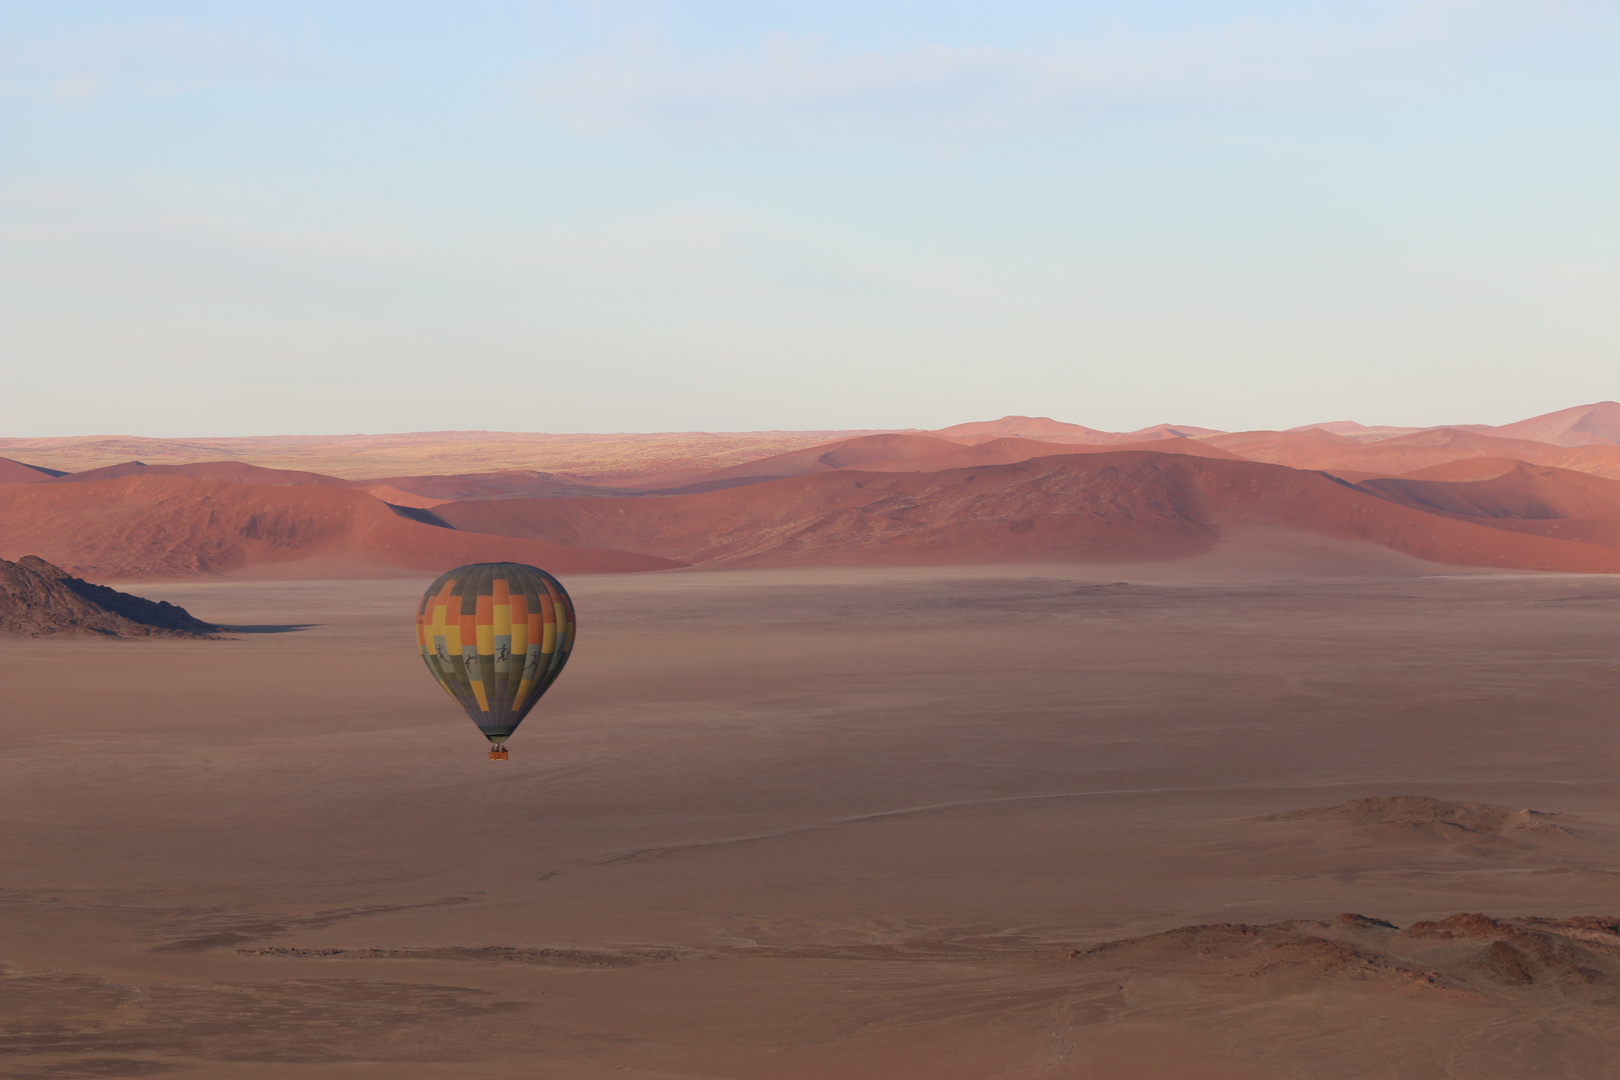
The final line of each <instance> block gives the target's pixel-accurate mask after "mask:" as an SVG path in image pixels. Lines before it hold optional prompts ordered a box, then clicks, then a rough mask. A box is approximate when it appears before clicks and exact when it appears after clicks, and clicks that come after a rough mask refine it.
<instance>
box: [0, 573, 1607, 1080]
mask: <svg viewBox="0 0 1620 1080" xmlns="http://www.w3.org/2000/svg"><path fill="white" fill-rule="evenodd" d="M1317 554H1318V555H1320V556H1322V558H1323V559H1324V560H1326V564H1323V565H1328V568H1329V569H1331V570H1332V571H1333V572H1328V573H1324V572H1322V571H1323V565H1317V566H1315V567H1313V568H1312V569H1313V572H1312V573H1310V574H1308V575H1307V574H1304V573H1296V572H1293V571H1291V570H1290V568H1289V566H1288V565H1287V564H1285V563H1283V562H1279V561H1277V560H1275V559H1272V560H1264V561H1263V563H1262V564H1263V565H1268V566H1272V567H1281V569H1277V570H1274V571H1273V572H1272V573H1271V574H1269V575H1268V574H1266V573H1262V572H1260V571H1259V570H1257V569H1256V564H1254V563H1253V562H1252V561H1246V560H1245V559H1243V558H1241V557H1230V558H1224V559H1223V558H1222V557H1221V556H1220V553H1217V555H1215V556H1212V557H1210V558H1208V559H1204V560H1189V561H1183V562H1179V563H1172V564H1161V565H1157V566H1152V565H1146V564H1144V565H1136V566H1120V567H1111V566H1093V567H1085V568H1080V567H1074V566H1043V565H1019V566H1005V567H995V566H980V567H969V568H961V567H958V568H902V569H881V568H878V569H873V568H811V569H774V570H733V571H705V570H676V571H666V572H661V573H645V574H628V575H576V576H573V577H570V578H568V579H566V583H567V585H568V587H569V589H570V590H571V592H572V593H573V594H574V596H575V599H576V603H577V605H578V608H579V610H580V612H581V626H582V628H581V631H580V639H579V644H578V646H577V649H576V653H575V656H574V659H573V660H572V661H571V664H570V666H569V669H568V670H567V671H566V672H565V673H564V676H563V678H562V679H561V680H559V682H558V684H557V686H556V687H555V688H554V690H553V692H552V693H551V694H550V695H549V696H548V698H547V699H546V700H545V701H544V702H543V703H542V705H541V708H540V710H539V711H538V712H537V713H536V715H535V716H533V717H532V718H531V719H530V720H529V721H528V723H527V724H526V725H525V726H524V728H523V729H522V730H521V731H520V732H519V733H518V735H517V736H516V737H515V738H514V739H513V741H512V744H511V746H512V757H511V760H510V761H508V762H504V763H501V762H491V761H489V760H487V759H486V756H485V754H484V753H483V747H484V743H483V741H482V739H481V738H480V737H479V736H478V733H477V732H476V730H475V729H474V728H473V727H472V725H471V724H470V723H468V722H467V721H466V720H465V718H463V717H461V716H460V715H459V714H458V713H457V712H456V710H455V708H454V705H453V703H452V702H450V701H449V700H448V699H447V698H445V697H444V695H443V694H442V693H441V692H440V691H438V690H437V689H436V688H435V687H434V686H433V685H432V681H431V679H430V678H429V676H428V674H427V673H426V672H425V671H424V670H422V665H421V661H420V659H419V657H418V656H417V655H416V650H415V646H414V642H413V640H412V617H413V614H414V603H415V597H416V595H417V594H418V591H419V589H420V588H421V587H422V585H423V584H425V581H416V580H413V579H410V578H393V579H380V580H354V581H330V580H328V581H303V582H301V581H218V582H175V583H163V584H160V583H147V584H145V585H143V589H142V591H143V592H144V593H145V594H146V595H149V596H152V597H154V598H161V599H167V600H170V601H172V602H176V603H180V604H182V605H184V606H186V607H187V608H188V609H189V610H191V611H192V612H193V613H194V614H197V615H199V616H200V617H202V618H206V619H209V620H210V621H214V622H218V623H221V624H224V625H225V626H227V627H229V628H230V629H228V630H227V631H226V632H225V635H224V636H223V638H222V639H220V640H165V639H156V638H153V639H141V640H85V639H69V638H49V639H39V640H29V639H13V640H11V641H9V642H8V643H7V646H6V648H5V649H4V650H3V651H0V678H3V679H4V685H5V687H6V708H5V710H4V717H3V720H0V740H3V751H0V768H3V769H4V773H5V781H4V784H3V786H0V822H3V824H4V831H3V833H0V838H3V847H0V858H3V864H0V865H3V866H4V880H3V882H0V885H3V892H0V904H3V905H4V907H3V910H4V918H3V920H0V956H3V957H4V959H5V962H6V968H5V975H4V977H3V978H0V1015H3V1016H4V1017H5V1021H4V1024H5V1034H4V1037H3V1041H0V1075H3V1076H6V1077H47V1076H49V1077H59V1076H61V1077H67V1076H87V1077H88V1076H99V1077H105V1076H114V1077H126V1076H128V1077H135V1076H162V1075H170V1074H172V1075H176V1076H199V1077H201V1076H220V1077H243V1078H257V1077H321V1078H327V1077H330V1078H334V1080H335V1078H349V1077H353V1078H362V1077H365V1078H370V1077H379V1078H380V1077H410V1078H424V1080H425V1078H433V1080H440V1078H443V1080H463V1078H466V1080H475V1078H492V1080H493V1078H505V1077H535V1076H545V1077H558V1078H569V1080H573V1078H592V1077H607V1076H628V1077H646V1078H654V1077H656V1078H676V1077H680V1078H687V1077H705V1078H709V1077H713V1078H727V1080H730V1078H737V1080H744V1078H771V1080H776V1078H800V1077H803V1078H822V1077H850V1078H871V1080H879V1078H890V1077H895V1078H899V1077H906V1078H909V1077H933V1078H942V1080H944V1078H963V1080H967V1078H974V1080H980V1078H990V1077H997V1078H1001V1077H1006V1078H1024V1077H1072V1078H1088V1080H1090V1078H1112V1077H1117V1078H1122V1080H1123V1078H1138V1077H1166V1078H1186V1080H1195V1078H1196V1080H1222V1078H1234V1080H1237V1078H1242V1080H1250V1078H1255V1080H1267V1078H1272V1077H1276V1078H1283V1077H1312V1078H1316V1077H1321V1078H1328V1077H1335V1078H1337V1077H1374V1076H1377V1077H1392V1076H1400V1077H1410V1078H1426V1077H1537V1078H1545V1077H1570V1078H1576V1077H1579V1078H1595V1077H1603V1076H1613V1075H1620V1029H1617V1027H1616V1025H1615V1024H1614V1022H1613V1021H1614V1016H1615V1012H1616V1009H1617V1007H1620V949H1617V947H1616V945H1617V943H1620V937H1616V931H1617V930H1620V927H1616V926H1615V925H1614V924H1613V923H1612V921H1611V922H1609V923H1607V924H1604V923H1603V919H1602V917H1613V916H1616V915H1620V784H1617V782H1616V781H1617V778H1620V737H1617V730H1616V715H1615V687H1616V685H1617V683H1620V624H1617V622H1616V619H1615V611H1616V609H1617V606H1620V582H1617V581H1615V580H1614V579H1613V578H1612V577H1607V576H1599V577H1594V576H1579V575H1551V574H1499V573H1481V572H1467V571H1458V570H1457V569H1456V568H1452V567H1442V566H1437V565H1432V564H1424V563H1419V562H1417V561H1416V560H1405V561H1392V560H1391V559H1389V558H1388V557H1387V556H1386V555H1385V554H1384V553H1382V552H1370V551H1361V550H1356V549H1351V548H1348V547H1342V546H1341V547H1337V548H1331V549H1329V548H1323V549H1321V550H1319V551H1318V552H1317ZM1465 913H1468V914H1479V915H1483V916H1485V917H1486V919H1485V920H1484V921H1480V920H1453V922H1451V923H1449V924H1447V923H1444V922H1442V920H1446V919H1448V918H1450V917H1452V916H1456V915H1458V914H1465ZM1347 914H1349V915H1357V916H1362V917H1363V918H1362V919H1359V920H1356V919H1341V918H1340V917H1341V916H1343V915H1347ZM1585 916H1597V917H1600V918H1599V919H1597V920H1587V921H1586V922H1580V921H1577V922H1573V923H1571V922H1568V920H1571V919H1572V918H1574V917H1585ZM1536 920H1542V922H1540V923H1538V922H1537V921H1536ZM1425 921H1427V922H1430V923H1440V924H1441V926H1440V928H1439V929H1435V928H1429V929H1427V930H1425V929H1424V928H1422V927H1417V928H1416V929H1415V930H1414V926H1415V924H1420V923H1423V922H1425ZM1384 924H1389V925H1384ZM1447 926H1449V927H1451V928H1452V929H1446V927H1447ZM1397 928H1398V929H1397ZM1110 943H1112V944H1110Z"/></svg>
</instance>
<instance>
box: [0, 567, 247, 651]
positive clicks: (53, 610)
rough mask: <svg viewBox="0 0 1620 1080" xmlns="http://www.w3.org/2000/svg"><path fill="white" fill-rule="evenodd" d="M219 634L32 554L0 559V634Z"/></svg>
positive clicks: (166, 606)
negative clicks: (94, 582)
mask: <svg viewBox="0 0 1620 1080" xmlns="http://www.w3.org/2000/svg"><path fill="white" fill-rule="evenodd" d="M218 629H219V628H218V627H217V626H213V625H211V624H210V623H205V622H203V621H202V620H201V619H195V618H192V616H191V613H190V612H188V611H186V609H185V608H182V607H176V606H175V605H173V604H170V603H167V602H165V601H162V600H147V599H146V598H144V597H140V596H132V595H130V594H129V593H125V592H119V591H118V590H117V589H109V588H108V587H107V586H105V585H92V584H91V583H90V582H88V581H85V580H83V579H82V578H76V577H74V576H72V575H71V574H69V573H68V572H67V571H66V570H63V569H61V568H60V567H56V566H52V565H51V564H50V563H48V562H46V561H45V560H44V559H41V558H39V557H37V556H34V555H25V556H24V557H23V558H21V559H18V560H17V561H16V562H7V561H6V560H4V559H0V634H13V635H21V636H24V637H49V636H53V635H56V634H94V635H99V636H102V637H153V636H159V637H207V636H209V635H211V634H213V633H214V632H215V631H216V630H218Z"/></svg>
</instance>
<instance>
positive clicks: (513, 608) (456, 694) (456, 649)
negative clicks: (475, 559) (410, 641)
mask: <svg viewBox="0 0 1620 1080" xmlns="http://www.w3.org/2000/svg"><path fill="white" fill-rule="evenodd" d="M416 640H417V643H418V644H420V645H421V647H422V659H423V661H425V662H426V663H427V666H428V670H429V671H431V672H433V677H434V678H435V679H437V680H438V681H439V685H440V686H442V687H444V688H445V690H446V691H448V692H449V694H450V696H451V697H453V698H455V699H456V701H457V702H458V703H459V704H460V705H461V707H462V708H463V709H465V710H467V715H468V716H470V717H472V722H473V723H475V724H477V725H478V730H479V731H482V732H483V733H484V736H485V737H486V738H488V739H489V741H490V742H492V743H495V744H497V745H499V744H500V743H502V742H505V741H506V737H507V736H508V735H511V734H512V732H513V730H514V729H515V728H516V727H517V726H518V725H519V724H521V723H522V722H523V718H524V717H525V716H527V715H528V714H529V710H530V709H532V708H534V706H535V702H537V701H539V700H540V695H541V694H544V693H545V692H546V690H547V689H548V688H550V686H551V684H552V683H553V682H555V681H556V678H557V676H558V675H559V674H561V672H562V669H563V665H564V664H566V663H567V662H568V654H569V651H570V650H571V649H573V647H574V605H573V603H572V602H571V601H570V600H569V599H568V593H567V592H565V591H564V590H563V587H562V585H561V584H560V583H559V582H558V581H557V579H556V578H554V577H552V576H551V575H550V574H548V573H546V572H545V571H544V570H541V569H539V568H537V567H533V566H525V565H524V564H523V563H473V564H472V565H470V566H458V567H456V569H454V570H451V571H450V572H449V573H447V574H444V575H443V576H441V577H440V578H439V579H438V580H437V581H435V582H434V583H433V584H432V585H430V586H428V591H427V592H426V593H425V594H424V595H423V596H422V606H421V607H420V608H418V609H417V613H416Z"/></svg>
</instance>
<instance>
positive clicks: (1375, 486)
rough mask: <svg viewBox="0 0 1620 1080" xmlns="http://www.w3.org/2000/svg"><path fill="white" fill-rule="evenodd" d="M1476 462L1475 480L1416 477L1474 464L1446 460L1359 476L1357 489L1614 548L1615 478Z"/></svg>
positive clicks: (1619, 509)
mask: <svg viewBox="0 0 1620 1080" xmlns="http://www.w3.org/2000/svg"><path fill="white" fill-rule="evenodd" d="M1482 460H1483V461H1484V462H1487V463H1488V464H1487V465H1485V466H1483V467H1479V471H1481V472H1487V473H1489V474H1490V475H1486V476H1482V477H1480V478H1479V479H1469V480H1445V479H1438V478H1436V479H1426V478H1420V477H1439V476H1450V475H1462V474H1466V473H1467V472H1469V471H1471V470H1470V466H1474V465H1475V463H1471V462H1452V463H1450V464H1447V465H1441V466H1436V467H1434V468H1432V469H1427V470H1420V471H1419V472H1418V473H1414V474H1409V475H1408V476H1405V477H1398V478H1392V479H1373V480H1365V481H1362V482H1361V483H1359V484H1358V485H1357V487H1359V488H1361V489H1362V490H1363V491H1369V492H1372V493H1373V494H1375V495H1378V496H1379V497H1381V498H1385V499H1389V500H1390V501H1391V502H1396V503H1400V504H1401V505H1403V506H1410V507H1413V508H1416V509H1420V510H1427V511H1430V512H1434V513H1440V514H1445V515H1447V516H1449V517H1454V518H1457V519H1459V520H1468V521H1473V522H1476V523H1478V524H1482V525H1489V526H1492V527H1495V528H1500V529H1510V530H1513V531H1516V532H1525V533H1534V534H1537V535H1541V536H1553V537H1559V538H1562V539H1566V540H1574V541H1578V542H1581V543H1587V544H1601V545H1605V546H1609V547H1615V546H1620V481H1616V480H1606V479H1603V478H1601V477H1597V476H1591V475H1588V474H1586V473H1580V472H1574V471H1571V470H1569V469H1557V468H1552V467H1550V466H1536V465H1526V464H1524V463H1523V462H1502V461H1500V460H1499V459H1489V458H1487V459H1482ZM1503 465H1507V466H1509V467H1507V468H1502V466H1503ZM1476 467H1477V466H1476Z"/></svg>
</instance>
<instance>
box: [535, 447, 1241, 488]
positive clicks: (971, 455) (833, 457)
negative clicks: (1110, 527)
mask: <svg viewBox="0 0 1620 1080" xmlns="http://www.w3.org/2000/svg"><path fill="white" fill-rule="evenodd" d="M1060 447H1061V449H1060ZM1122 450H1147V451H1152V452H1154V453H1162V454H1192V455H1194V456H1196V457H1215V458H1225V459H1227V460H1229V461H1242V460H1244V459H1243V458H1241V457H1239V456H1238V455H1237V454H1233V453H1231V452H1230V451H1226V450H1222V449H1221V448H1220V447H1217V446H1210V445H1209V444H1208V443H1206V442H1204V441H1202V440H1199V439H1186V438H1174V437H1172V438H1166V439H1156V440H1153V441H1151V442H1143V443H1127V444H1125V445H1122V446H1102V445H1083V444H1071V443H1062V444H1057V445H1054V444H1053V443H1051V442H1048V441H1045V440H1041V439H1022V438H1004V439H986V440H984V441H982V442H976V443H972V444H962V443H957V442H953V441H949V440H946V439H941V438H937V437H935V436H933V435H864V436H861V437H859V438H855V439H840V440H839V441H837V442H831V443H826V444H824V445H822V446H811V447H807V448H805V449H803V450H795V451H793V452H792V453H788V454H778V455H776V456H775V457H769V458H763V459H761V460H759V461H751V462H748V463H747V464H745V465H734V466H732V467H731V468H728V469H716V470H714V471H712V472H707V473H702V474H699V475H697V476H693V475H690V474H687V473H682V474H680V475H679V476H678V477H675V478H672V479H675V480H678V481H679V483H680V484H681V485H682V486H685V487H697V486H699V485H704V486H708V485H714V486H720V485H722V483H724V482H727V481H743V480H748V479H757V480H766V479H773V480H774V479H781V478H782V477H785V476H805V475H808V474H811V473H820V472H832V471H834V470H836V469H859V470H862V471H864V472H939V471H941V470H943V469H967V468H973V467H974V466H978V465H1011V464H1014V463H1016V462H1020V461H1029V460H1030V459H1032V458H1038V457H1050V456H1052V455H1053V454H1054V453H1062V454H1102V453H1113V452H1118V451H1122ZM643 485H644V486H645V487H646V488H648V489H658V488H661V487H664V486H665V485H664V484H663V483H661V482H659V481H657V480H647V481H643ZM725 486H733V485H731V484H729V483H728V484H725ZM535 494H537V495H543V494H551V493H550V492H536V493H535ZM556 494H567V493H565V492H557V493H556Z"/></svg>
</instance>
